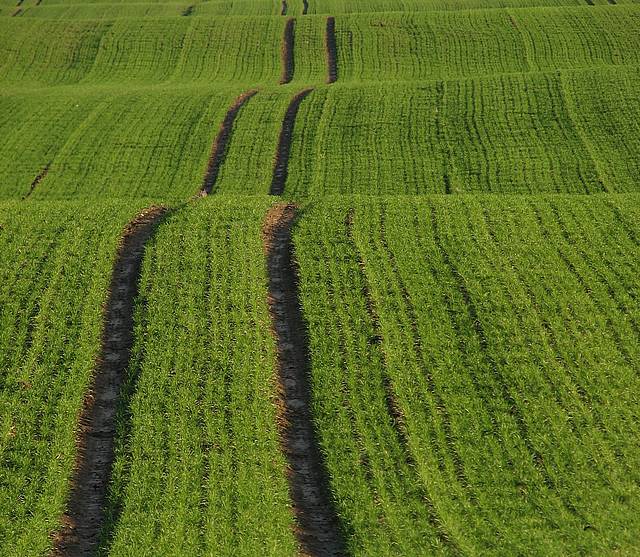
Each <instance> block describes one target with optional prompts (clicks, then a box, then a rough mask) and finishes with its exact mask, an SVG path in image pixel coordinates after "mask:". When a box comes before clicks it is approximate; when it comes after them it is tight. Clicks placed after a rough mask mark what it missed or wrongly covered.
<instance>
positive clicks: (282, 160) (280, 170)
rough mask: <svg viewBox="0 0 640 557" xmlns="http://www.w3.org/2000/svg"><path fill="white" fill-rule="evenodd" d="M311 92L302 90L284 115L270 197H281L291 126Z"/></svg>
mask: <svg viewBox="0 0 640 557" xmlns="http://www.w3.org/2000/svg"><path fill="white" fill-rule="evenodd" d="M311 91H313V89H304V90H303V91H300V92H299V93H298V94H297V95H296V96H295V97H293V99H292V100H291V102H290V103H289V107H288V108H287V112H286V113H285V115H284V120H283V121H282V128H280V138H279V139H278V149H277V151H276V160H275V163H274V165H273V178H272V179H271V190H270V191H269V193H270V194H271V195H282V193H283V192H284V186H285V184H286V182H287V174H288V165H289V154H290V152H291V138H292V135H293V126H294V125H295V123H296V115H297V114H298V109H299V108H300V103H301V102H302V101H303V100H304V98H305V97H306V96H307V95H308V94H309V93H311Z"/></svg>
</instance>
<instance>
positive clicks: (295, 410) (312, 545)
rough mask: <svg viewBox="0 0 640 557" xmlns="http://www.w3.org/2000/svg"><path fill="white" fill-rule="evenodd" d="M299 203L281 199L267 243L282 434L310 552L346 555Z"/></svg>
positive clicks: (302, 536)
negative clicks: (330, 467)
mask: <svg viewBox="0 0 640 557" xmlns="http://www.w3.org/2000/svg"><path fill="white" fill-rule="evenodd" d="M295 218H296V208H295V207H294V206H293V205H278V206H275V207H273V208H272V209H271V211H270V212H269V214H268V215H267V219H266V222H265V226H264V244H265V250H266V254H267V269H268V274H269V299H268V303H269V311H270V314H271V321H272V325H273V331H274V336H275V337H276V342H277V360H278V371H279V392H280V405H281V410H280V412H281V416H280V418H281V420H280V421H281V438H282V445H283V450H284V452H285V455H286V457H287V460H288V462H289V465H290V471H289V485H290V493H291V499H292V502H293V507H294V513H295V515H296V519H297V523H298V526H299V528H298V529H297V532H296V533H297V536H298V541H299V542H300V545H301V546H302V549H303V551H304V552H305V554H307V555H341V554H343V553H344V542H343V540H342V538H341V535H340V528H339V523H338V519H337V515H336V512H335V509H334V508H333V504H332V501H331V497H330V494H329V490H328V481H327V472H326V470H325V466H324V463H323V460H322V456H321V453H320V449H319V447H318V444H317V435H316V432H315V428H314V423H313V418H312V413H311V393H310V385H309V379H310V357H309V346H308V338H307V332H306V331H307V328H306V324H305V321H304V317H303V315H302V312H301V309H300V298H299V295H298V277H297V272H296V267H295V262H294V257H293V243H292V240H291V228H292V226H293V224H294V220H295Z"/></svg>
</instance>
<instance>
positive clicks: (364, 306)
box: [294, 196, 640, 555]
mask: <svg viewBox="0 0 640 557" xmlns="http://www.w3.org/2000/svg"><path fill="white" fill-rule="evenodd" d="M638 216H639V213H638V198H637V197H635V196H634V197H631V198H621V197H607V198H598V199H597V200H591V199H587V198H584V197H577V198H576V199H575V200H574V199H568V198H566V197H561V198H560V199H557V200H556V199H554V198H549V197H543V198H515V197H512V196H508V197H469V196H461V197H460V198H458V199H455V198H431V199H429V200H415V199H406V198H395V199H394V198H387V199H385V200H384V201H362V200H361V199H357V198H356V200H352V201H349V200H343V199H340V198H330V199H329V200H327V201H322V202H317V203H314V204H313V205H312V206H311V207H310V208H308V209H306V210H305V211H304V217H303V218H302V219H301V221H300V224H299V228H298V230H297V231H296V232H295V234H294V244H295V249H296V255H297V258H298V261H299V264H300V276H301V285H300V292H301V300H302V304H303V311H304V314H305V315H306V317H307V319H308V323H309V336H310V348H311V365H312V385H313V393H314V412H315V415H316V417H317V421H318V428H319V432H320V438H321V444H322V448H323V450H324V452H325V454H326V460H327V465H328V468H329V470H330V473H331V482H332V488H333V490H334V492H335V494H336V500H337V502H338V512H339V515H340V517H341V519H343V520H344V522H345V528H346V529H347V530H348V531H351V532H353V537H352V538H351V540H350V541H351V544H352V545H350V549H351V552H352V553H353V554H358V555H372V554H393V553H395V554H402V555H421V554H431V553H434V554H436V553H437V554H439V553H443V554H451V553H462V554H466V555H482V554H487V553H488V552H492V551H495V549H496V544H500V548H501V551H500V553H503V554H509V555H518V554H529V553H531V552H532V551H535V552H536V553H539V554H541V555H552V554H558V555H561V554H579V553H582V554H592V555H596V554H600V555H602V554H614V553H620V554H628V553H633V552H634V550H635V549H637V545H636V544H637V537H636V535H635V534H636V533H637V531H638V527H639V526H638V524H637V522H636V520H637V519H636V518H633V517H634V516H636V517H637V516H639V515H638V511H639V510H640V509H639V506H640V498H639V494H640V491H639V487H638V480H639V479H640V478H639V476H638V464H639V462H638V459H639V458H640V454H639V453H638V450H637V442H636V441H637V435H638V433H637V430H636V428H637V425H638V423H637V409H638V406H637V396H638V394H637V393H638V387H639V385H638V371H640V365H639V362H640V359H639V356H640V354H639V346H640V344H639V343H638V340H639V333H640V303H639V301H640V284H639V283H638V279H637V277H638V267H637V261H638V256H640V245H639V244H638V236H637V232H638V226H637V223H638ZM622 223H624V225H623V224H622ZM629 226H630V227H631V229H630V230H629V229H628V227H629ZM534 548H535V550H534Z"/></svg>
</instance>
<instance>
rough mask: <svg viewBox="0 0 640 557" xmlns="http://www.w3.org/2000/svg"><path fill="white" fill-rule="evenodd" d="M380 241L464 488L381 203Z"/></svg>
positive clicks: (465, 480) (465, 482)
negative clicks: (390, 243)
mask: <svg viewBox="0 0 640 557" xmlns="http://www.w3.org/2000/svg"><path fill="white" fill-rule="evenodd" d="M380 241H381V243H382V247H383V249H384V254H385V255H386V257H387V259H388V261H389V264H390V265H391V270H392V272H393V276H394V280H395V281H396V283H397V285H398V288H399V289H400V293H401V294H402V300H403V302H404V306H405V310H406V312H407V315H408V317H409V323H410V328H411V335H412V339H413V342H414V347H415V352H416V356H417V359H418V362H419V365H420V367H421V368H422V370H423V372H424V377H425V379H426V381H427V389H428V391H429V394H430V395H431V396H432V397H433V400H434V402H435V408H436V410H437V412H438V413H439V414H440V418H441V423H442V427H443V429H444V435H445V439H446V441H447V449H448V450H449V453H450V455H451V460H452V462H453V466H454V469H455V473H456V477H457V480H458V481H459V482H460V484H461V485H462V486H463V487H464V488H465V489H468V487H469V486H470V485H471V482H470V481H469V479H468V478H467V476H466V473H465V471H464V465H463V462H462V458H461V457H460V454H459V453H458V451H457V449H456V447H455V442H454V439H455V438H454V435H453V431H452V429H451V417H450V416H449V412H448V411H447V408H446V406H445V403H444V401H443V400H442V397H441V396H440V394H439V393H438V390H437V389H436V385H435V382H434V380H433V376H432V375H431V372H430V371H429V366H428V364H427V359H426V357H425V352H424V348H423V346H422V338H421V335H420V330H419V329H418V317H417V312H416V309H415V307H414V304H413V302H412V300H411V295H410V294H409V290H408V288H407V285H406V284H405V281H404V279H403V278H402V276H401V275H400V270H399V269H398V262H397V261H396V256H395V254H394V253H393V251H392V250H391V248H390V247H389V243H388V240H387V235H386V207H385V206H384V205H383V206H382V207H381V210H380ZM469 497H470V499H471V500H472V501H474V502H475V496H474V494H473V493H469Z"/></svg>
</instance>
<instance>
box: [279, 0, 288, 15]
mask: <svg viewBox="0 0 640 557" xmlns="http://www.w3.org/2000/svg"><path fill="white" fill-rule="evenodd" d="M280 15H287V0H282V6H281V8H280Z"/></svg>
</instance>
